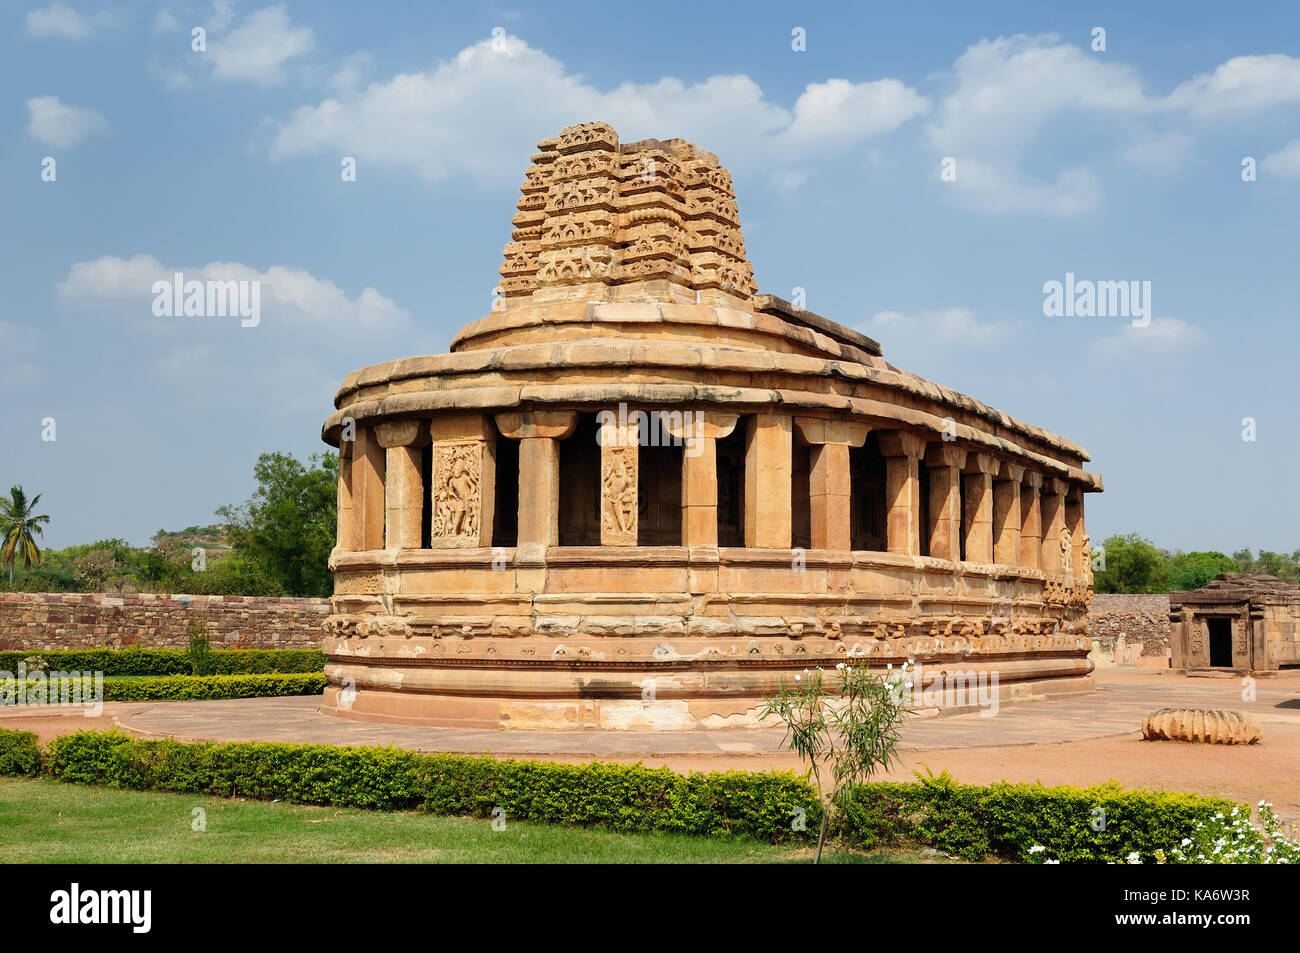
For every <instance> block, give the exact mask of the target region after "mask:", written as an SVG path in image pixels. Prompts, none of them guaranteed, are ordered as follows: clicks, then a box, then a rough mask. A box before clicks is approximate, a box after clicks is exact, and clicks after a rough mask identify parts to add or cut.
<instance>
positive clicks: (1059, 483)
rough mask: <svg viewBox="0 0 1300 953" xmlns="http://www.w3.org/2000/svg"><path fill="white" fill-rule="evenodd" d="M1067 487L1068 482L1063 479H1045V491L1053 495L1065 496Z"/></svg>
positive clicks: (1068, 485) (1068, 487) (1068, 486)
mask: <svg viewBox="0 0 1300 953" xmlns="http://www.w3.org/2000/svg"><path fill="white" fill-rule="evenodd" d="M1069 489H1070V484H1069V483H1067V482H1066V481H1065V480H1058V479H1055V478H1053V479H1050V480H1048V481H1047V492H1048V493H1051V494H1052V495H1053V496H1065V494H1066V493H1067V492H1068V491H1069Z"/></svg>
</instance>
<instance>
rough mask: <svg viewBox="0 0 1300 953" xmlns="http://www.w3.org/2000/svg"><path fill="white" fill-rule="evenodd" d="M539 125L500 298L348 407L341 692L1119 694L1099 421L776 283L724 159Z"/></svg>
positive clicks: (748, 716)
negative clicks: (1079, 422)
mask: <svg viewBox="0 0 1300 953" xmlns="http://www.w3.org/2000/svg"><path fill="white" fill-rule="evenodd" d="M538 149H539V151H538V152H537V153H536V154H535V155H534V156H533V157H532V165H531V166H530V167H529V168H528V171H527V174H526V177H525V180H524V184H523V187H522V193H523V196H522V198H521V199H520V200H519V203H518V212H517V214H516V215H515V216H514V219H513V226H514V227H513V230H512V231H511V233H510V241H509V243H508V244H507V245H506V246H505V255H504V262H503V264H502V265H501V269H500V271H501V276H502V280H501V283H500V286H499V300H498V301H497V302H496V303H495V305H494V306H493V308H492V310H491V311H490V313H488V315H487V316H486V317H483V318H481V319H480V320H477V321H473V322H472V323H470V324H468V325H466V326H465V327H464V328H463V329H462V330H461V331H460V333H459V334H458V335H457V336H456V338H455V340H454V341H452V343H451V349H450V353H448V354H439V355H434V356H429V357H407V358H402V359H399V360H395V361H391V362H389V363H386V364H378V365H375V366H373V367H367V368H364V369H362V370H359V371H356V372H354V373H353V374H350V375H349V376H348V377H347V379H346V380H345V381H344V382H343V386H342V387H341V388H340V389H339V392H338V395H337V397H336V398H335V406H336V407H337V410H336V411H335V413H334V414H332V415H331V416H330V417H329V419H328V420H327V421H326V423H325V426H324V430H323V436H324V439H325V441H326V442H327V443H329V444H331V445H333V446H337V447H338V448H339V454H340V478H339V506H338V516H339V520H338V546H337V549H336V550H335V552H334V554H333V556H332V557H331V561H330V564H331V568H332V569H333V571H334V579H335V590H334V597H333V600H332V605H333V610H332V614H331V615H330V617H329V620H328V622H327V628H328V630H329V638H328V640H327V642H326V646H325V650H326V654H327V656H328V663H327V666H326V672H327V674H328V676H329V679H330V683H331V684H330V686H329V687H328V688H327V690H326V693H325V699H324V709H325V710H327V711H331V712H335V713H337V714H341V715H348V716H350V717H354V718H362V719H370V720H383V721H398V722H414V723H431V724H447V725H464V726H480V727H507V728H543V729H556V728H606V729H673V730H676V729H689V728H723V727H731V726H753V725H754V724H755V723H756V714H755V710H756V708H757V706H758V704H759V702H760V700H761V699H762V697H763V696H764V695H766V694H769V693H771V692H772V691H773V690H774V689H775V687H776V685H777V683H778V681H780V680H781V679H786V680H790V679H792V678H793V676H794V675H795V674H797V673H801V672H803V670H804V669H807V668H814V667H816V666H822V667H825V668H828V669H829V668H833V667H834V665H835V664H836V663H837V662H839V661H841V660H844V659H845V658H847V657H849V656H853V657H856V658H857V659H858V663H859V664H870V665H872V666H879V667H880V668H881V669H884V667H885V666H886V665H887V664H889V663H894V664H895V665H897V664H899V663H901V662H903V661H906V660H907V659H909V658H911V659H916V660H918V661H920V662H921V663H922V664H923V666H924V667H925V668H926V669H928V670H929V671H930V672H932V673H933V672H938V671H941V670H948V671H952V672H961V673H964V674H966V675H974V674H978V673H985V674H986V675H989V674H993V673H996V675H997V680H998V690H999V692H1000V693H1001V696H1002V697H1003V698H1004V699H1013V698H1025V697H1035V696H1041V695H1044V694H1050V693H1054V692H1069V691H1080V690H1086V689H1089V688H1091V687H1092V678H1091V671H1092V663H1091V661H1090V660H1089V659H1088V651H1089V648H1090V647H1091V643H1090V640H1089V639H1088V638H1087V631H1088V630H1087V606H1088V602H1089V599H1090V598H1091V594H1092V570H1091V555H1090V551H1089V545H1088V535H1087V532H1086V530H1085V528H1084V518H1083V501H1084V494H1086V493H1089V492H1096V491H1100V490H1101V488H1102V485H1101V478H1100V477H1099V476H1097V475H1095V474H1092V473H1088V472H1086V471H1085V470H1084V469H1083V467H1084V464H1085V462H1086V461H1087V460H1088V459H1089V458H1088V455H1087V453H1086V452H1085V451H1084V450H1083V449H1082V448H1081V447H1079V446H1077V445H1075V444H1073V443H1070V442H1069V441H1068V440H1065V439H1063V438H1061V437H1058V436H1056V435H1055V434H1052V433H1049V432H1048V431H1046V430H1041V429H1039V428H1037V427H1034V426H1031V425H1029V424H1026V423H1022V422H1020V421H1018V420H1015V419H1013V418H1011V417H1009V416H1007V415H1006V414H1004V413H1001V412H1000V411H997V410H994V409H993V408H991V407H987V406H985V405H984V404H981V403H980V402H979V401H977V400H974V399H972V398H970V397H967V396H965V395H963V394H958V393H955V392H954V391H951V390H948V389H947V388H944V387H941V386H939V385H937V384H933V383H931V382H929V381H927V380H923V379H921V378H919V377H916V376H915V375H912V374H909V373H907V372H906V371H902V370H899V369H898V368H896V367H893V366H891V365H890V364H888V363H886V362H885V361H884V359H883V358H882V357H881V353H882V352H881V348H880V345H879V344H877V343H876V342H875V341H873V340H871V339H870V338H868V337H866V336H865V335H863V334H861V333H859V332H857V331H854V330H852V329H850V328H847V327H843V326H841V325H839V324H836V323H834V322H833V321H830V320H828V319H826V318H823V317H820V316H819V315H816V314H813V313H812V312H809V311H807V310H804V309H801V308H799V307H796V306H794V305H792V304H790V303H788V302H786V301H783V300H781V299H780V298H777V297H773V296H771V295H761V294H757V291H758V286H757V284H756V283H755V281H754V270H753V267H752V266H751V265H750V262H749V260H748V258H747V257H746V252H745V243H744V240H743V238H742V237H741V229H740V218H739V214H738V211H737V204H736V197H735V194H734V193H733V191H732V182H731V176H730V174H728V172H727V171H726V170H725V169H724V168H723V167H722V166H721V165H720V164H719V162H718V159H717V157H716V156H714V155H712V154H710V153H708V152H705V151H703V150H702V149H699V148H698V147H696V146H694V145H692V144H690V143H688V142H684V141H682V140H680V139H670V140H666V141H659V140H654V139H650V140H645V141H642V142H634V143H623V144H620V143H619V141H618V136H617V134H616V133H615V131H614V130H613V129H612V128H610V127H609V126H608V125H606V124H604V123H587V124H584V125H579V126H573V127H570V128H568V129H565V130H564V131H563V132H561V133H560V135H559V136H557V137H555V138H553V139H547V140H544V141H543V142H541V143H539V146H538ZM503 224H504V223H503Z"/></svg>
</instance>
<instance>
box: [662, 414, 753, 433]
mask: <svg viewBox="0 0 1300 953" xmlns="http://www.w3.org/2000/svg"><path fill="white" fill-rule="evenodd" d="M688 414H689V415H690V416H687V415H688ZM739 420H740V415H739V414H722V413H716V412H714V411H711V410H685V411H682V412H681V413H680V414H671V415H665V414H664V413H663V412H662V411H661V412H660V415H659V425H660V426H661V427H662V428H663V429H664V430H666V431H667V432H668V433H669V435H671V436H672V437H673V438H675V439H677V440H695V439H697V438H700V439H704V440H721V439H722V438H723V437H730V436H731V434H732V431H734V430H735V429H736V423H737V422H738V421H739Z"/></svg>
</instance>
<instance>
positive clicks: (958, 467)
mask: <svg viewBox="0 0 1300 953" xmlns="http://www.w3.org/2000/svg"><path fill="white" fill-rule="evenodd" d="M609 416H610V417H613V415H612V414H611V415H609ZM624 420H625V418H615V419H613V420H608V419H607V420H606V421H605V422H604V423H603V424H602V430H601V476H600V494H601V499H600V510H601V544H602V545H604V546H634V545H636V541H637V535H636V518H637V512H636V511H637V500H636V487H637V483H638V479H639V474H638V455H637V449H638V445H639V441H638V435H637V431H636V424H635V423H632V424H626V423H625V422H624ZM577 422H578V413H577V412H576V411H515V412H510V413H503V414H497V415H495V416H494V417H488V416H486V415H480V414H466V415H450V416H444V417H439V418H435V419H434V420H432V421H416V420H402V421H395V422H385V423H380V424H377V425H375V426H363V425H358V426H357V427H356V430H355V436H354V439H353V440H351V441H344V442H343V443H342V444H341V447H340V459H339V466H340V477H339V497H338V526H339V530H338V545H339V548H340V549H341V550H345V551H347V550H371V549H384V548H387V549H418V548H421V545H422V543H423V542H425V539H424V533H425V532H426V523H425V510H424V507H425V506H426V505H428V506H429V507H431V510H430V514H431V518H430V519H429V520H428V529H427V532H428V539H427V543H428V545H429V546H430V547H431V548H435V549H436V548H450V547H485V546H490V545H492V527H493V507H494V506H495V503H496V494H495V488H496V472H495V460H496V453H495V445H496V441H497V440H498V439H507V440H515V441H518V444H519V483H518V508H519V509H518V540H517V544H516V550H517V553H518V556H519V558H520V559H521V560H523V561H527V560H528V559H529V558H536V557H540V556H542V555H544V553H545V550H546V549H547V548H548V547H551V546H556V545H558V542H559V522H560V513H559V500H560V480H561V479H563V475H562V474H561V473H560V442H561V441H562V440H563V439H564V438H566V437H568V436H570V435H571V434H572V433H573V431H574V428H575V427H576V425H577ZM738 426H743V427H744V428H745V429H744V431H743V432H744V438H745V467H744V539H745V546H747V547H753V548H759V549H789V548H790V546H791V512H792V507H791V469H792V459H793V457H792V455H793V449H794V441H795V440H796V439H798V440H799V441H800V442H801V443H803V444H807V445H808V447H809V457H810V462H811V467H810V479H809V492H810V499H809V504H810V506H809V509H810V513H811V523H812V526H811V540H812V548H813V549H819V550H821V549H824V550H840V551H844V550H849V549H850V548H851V546H850V531H851V527H850V519H849V509H850V499H851V496H852V493H853V487H852V485H851V480H850V451H851V450H852V449H854V448H861V447H862V446H863V445H864V443H865V441H866V439H867V435H868V432H869V429H870V428H869V427H868V425H867V424H865V423H860V422H856V421H849V420H827V419H823V418H812V417H799V416H792V415H789V414H778V413H765V414H757V415H752V416H748V417H745V418H743V419H742V418H741V417H739V416H738V415H736V414H724V413H713V412H703V413H697V414H695V415H694V416H693V417H691V418H688V419H687V420H685V421H682V422H678V421H676V420H675V419H674V420H671V421H670V422H667V423H665V424H664V427H665V430H667V431H669V432H670V433H671V435H672V437H674V438H676V439H679V440H680V441H681V442H682V445H683V453H682V493H681V508H682V545H683V546H687V547H699V546H717V544H718V468H717V441H718V440H720V439H722V438H724V437H727V436H730V435H731V434H732V433H733V431H735V429H736V428H737V427H738ZM620 427H627V428H628V429H627V430H625V431H623V432H619V428H620ZM876 437H877V444H878V446H879V449H880V453H881V456H882V457H883V458H884V464H885V509H886V512H885V527H886V547H885V548H886V549H887V550H888V551H889V552H891V553H900V554H907V555H929V556H934V557H938V558H941V559H947V560H951V561H954V562H956V561H959V560H961V559H962V558H963V556H964V559H965V560H966V561H968V562H976V563H997V564H1001V565H1018V566H1025V567H1030V568H1034V569H1042V570H1044V571H1046V572H1049V573H1067V572H1068V573H1075V574H1078V573H1079V572H1080V571H1081V570H1082V569H1083V567H1082V566H1081V565H1080V560H1081V559H1082V558H1084V555H1083V551H1082V549H1083V536H1084V532H1085V530H1084V522H1083V494H1082V491H1081V488H1080V487H1079V486H1077V485H1075V486H1071V485H1070V484H1068V483H1067V482H1066V481H1064V480H1061V479H1059V478H1056V477H1051V476H1045V475H1044V474H1043V473H1041V472H1038V471H1035V470H1030V469H1028V468H1027V467H1026V466H1024V465H1022V464H1020V463H1013V462H1010V461H1008V460H1005V459H1002V458H999V457H997V456H994V455H993V454H991V453H989V452H986V451H984V450H975V449H971V448H968V447H964V446H961V445H960V444H958V443H957V442H955V441H947V440H943V439H930V436H929V435H922V434H920V433H916V432H910V431H903V430H893V431H880V432H877V435H876ZM429 444H432V452H431V455H430V457H431V463H432V466H431V468H430V469H431V473H430V476H429V480H430V482H431V484H432V486H429V487H426V486H425V475H424V472H423V469H422V460H423V452H424V451H423V448H424V447H425V446H427V445H429ZM923 473H924V474H925V475H926V477H927V478H926V479H923V477H922V475H923ZM927 487H928V489H927ZM923 493H925V494H926V499H924V500H923V499H922V495H923ZM1066 531H1068V532H1069V535H1070V538H1071V541H1070V543H1069V544H1068V545H1063V540H1062V537H1063V535H1064V534H1065V532H1066Z"/></svg>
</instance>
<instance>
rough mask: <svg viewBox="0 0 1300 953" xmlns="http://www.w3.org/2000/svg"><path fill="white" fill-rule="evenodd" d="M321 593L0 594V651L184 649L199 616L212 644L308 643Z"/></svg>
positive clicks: (315, 642) (322, 612) (316, 631)
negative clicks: (307, 596)
mask: <svg viewBox="0 0 1300 953" xmlns="http://www.w3.org/2000/svg"><path fill="white" fill-rule="evenodd" d="M328 614H329V600H328V599H295V598H289V597H283V598H280V597H266V596H186V595H156V594H151V593H137V594H132V595H107V594H104V593H85V592H53V593H50V592H40V593H32V592H5V593H0V650H8V651H11V650H19V649H33V650H35V649H84V648H94V647H106V648H125V647H126V646H129V645H138V646H140V647H141V648H146V649H183V648H185V647H186V646H187V645H189V641H190V634H189V627H190V623H191V622H194V621H196V620H198V619H204V620H206V621H207V624H208V638H209V640H210V641H211V643H212V646H213V648H227V649H314V648H319V647H320V643H321V641H322V639H323V637H324V635H325V633H324V631H323V630H322V629H321V624H322V622H324V620H325V616H326V615H328Z"/></svg>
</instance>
